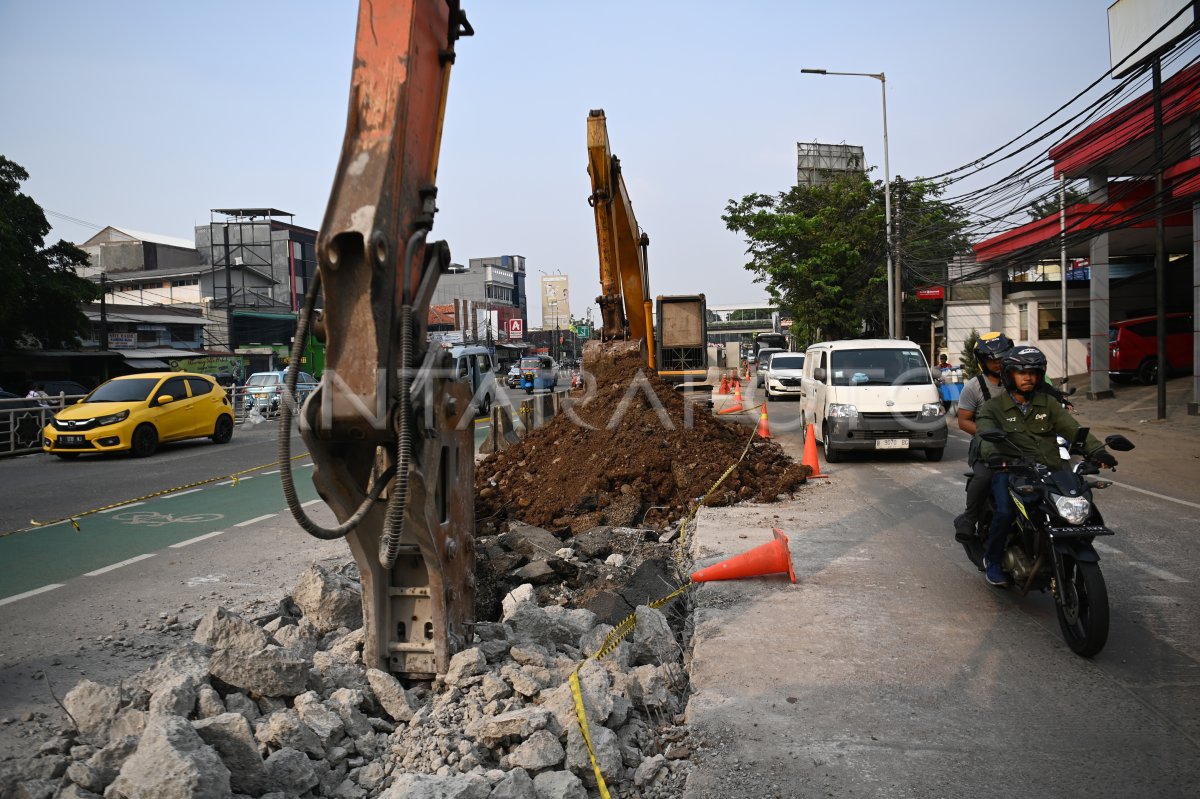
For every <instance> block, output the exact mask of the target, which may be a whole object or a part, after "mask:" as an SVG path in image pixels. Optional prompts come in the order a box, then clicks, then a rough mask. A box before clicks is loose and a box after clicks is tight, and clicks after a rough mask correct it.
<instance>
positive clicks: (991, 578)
mask: <svg viewBox="0 0 1200 799" xmlns="http://www.w3.org/2000/svg"><path fill="white" fill-rule="evenodd" d="M983 565H984V572H983V573H984V576H985V577H986V578H987V581H988V582H989V583H991V584H992V585H999V586H1007V585H1008V575H1007V574H1005V573H1004V569H1002V568H1000V564H999V563H992V562H991V561H989V560H987V559H986V558H985V559H984V561H983Z"/></svg>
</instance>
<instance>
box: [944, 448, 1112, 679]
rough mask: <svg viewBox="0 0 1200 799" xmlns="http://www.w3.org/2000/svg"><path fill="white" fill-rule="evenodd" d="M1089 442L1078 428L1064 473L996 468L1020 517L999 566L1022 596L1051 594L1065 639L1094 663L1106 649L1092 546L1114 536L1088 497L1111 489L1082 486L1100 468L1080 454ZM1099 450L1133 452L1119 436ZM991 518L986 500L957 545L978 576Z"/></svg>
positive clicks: (1103, 595)
mask: <svg viewBox="0 0 1200 799" xmlns="http://www.w3.org/2000/svg"><path fill="white" fill-rule="evenodd" d="M1087 435H1088V428H1086V427H1081V428H1079V431H1078V432H1077V433H1076V435H1075V437H1074V440H1072V441H1071V442H1070V445H1069V447H1068V454H1069V455H1071V456H1072V457H1077V458H1078V460H1075V461H1074V462H1073V463H1071V462H1070V461H1068V462H1067V465H1065V466H1064V467H1063V468H1061V469H1051V468H1050V467H1049V466H1046V465H1045V464H1042V463H1038V462H1036V461H1034V460H1032V459H1026V458H1021V459H1016V460H1013V459H1005V460H1004V462H1003V463H997V464H996V465H995V466H994V467H993V468H1002V469H1005V470H1007V471H1008V473H1009V495H1010V496H1011V497H1012V499H1013V503H1014V505H1015V506H1016V509H1017V513H1016V518H1015V519H1014V521H1013V524H1012V527H1011V528H1010V529H1009V531H1008V533H1007V535H1006V537H1005V542H1004V558H1003V560H1002V562H1001V565H1002V566H1003V568H1004V570H1005V571H1006V572H1008V573H1009V574H1010V575H1011V576H1012V579H1013V582H1014V584H1015V585H1017V586H1018V587H1020V589H1021V596H1025V595H1026V594H1028V593H1029V591H1030V590H1031V589H1033V588H1036V589H1038V590H1039V591H1043V592H1044V591H1047V590H1049V591H1050V593H1051V595H1052V596H1053V597H1054V605H1055V610H1056V611H1057V615H1058V625H1059V628H1060V629H1061V630H1062V635H1063V638H1064V639H1065V640H1066V642H1067V646H1069V647H1070V648H1071V651H1072V652H1074V653H1075V654H1077V655H1080V656H1082V657H1092V656H1093V655H1096V654H1097V653H1098V652H1100V650H1102V649H1103V648H1104V645H1105V643H1107V641H1108V589H1107V587H1106V586H1105V584H1104V574H1103V573H1102V572H1101V571H1100V556H1099V555H1098V554H1096V550H1095V548H1094V547H1093V546H1092V541H1093V540H1094V539H1095V538H1096V536H1105V535H1113V534H1114V533H1113V531H1112V530H1110V529H1109V528H1108V527H1107V526H1106V525H1105V524H1104V517H1103V516H1101V514H1100V509H1099V508H1097V507H1096V504H1095V502H1094V500H1093V497H1092V492H1093V491H1094V490H1097V489H1103V488H1108V487H1109V486H1110V485H1112V483H1111V482H1108V481H1104V480H1088V479H1086V478H1087V477H1090V476H1092V475H1098V474H1099V473H1100V464H1099V463H1097V462H1096V461H1094V460H1092V459H1091V458H1090V457H1088V455H1087V453H1085V452H1084V446H1085V443H1086V441H1087ZM981 436H982V437H983V438H984V439H985V440H987V441H992V442H994V443H998V442H1001V441H1004V440H1005V439H1006V438H1007V436H1006V434H1005V432H1004V431H1003V430H988V431H987V432H984V433H981ZM1104 444H1105V446H1106V447H1108V448H1109V449H1112V450H1116V451H1118V452H1128V451H1129V450H1131V449H1133V442H1131V441H1130V440H1129V439H1127V438H1125V437H1124V436H1122V435H1112V436H1109V437H1108V438H1106V439H1105V440H1104ZM1114 470H1115V469H1114ZM994 512H995V501H994V500H993V499H992V498H991V497H989V498H988V506H987V510H986V512H984V513H983V514H982V515H981V518H980V520H979V523H978V524H977V525H976V528H975V535H974V536H972V537H968V538H966V539H965V540H964V539H960V543H961V544H962V546H963V549H964V550H966V553H967V557H968V558H970V560H971V562H972V563H974V564H975V566H976V567H977V568H978V569H979V570H980V571H982V570H983V568H984V565H983V557H984V542H985V541H986V539H987V534H988V529H989V528H990V527H991V523H992V515H993V514H994Z"/></svg>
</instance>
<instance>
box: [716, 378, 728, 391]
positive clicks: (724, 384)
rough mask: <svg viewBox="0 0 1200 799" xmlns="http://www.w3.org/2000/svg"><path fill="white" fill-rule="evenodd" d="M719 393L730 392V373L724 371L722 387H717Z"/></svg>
mask: <svg viewBox="0 0 1200 799" xmlns="http://www.w3.org/2000/svg"><path fill="white" fill-rule="evenodd" d="M717 393H718V394H728V393H729V375H727V374H724V373H722V375H721V387H720V388H719V389H717Z"/></svg>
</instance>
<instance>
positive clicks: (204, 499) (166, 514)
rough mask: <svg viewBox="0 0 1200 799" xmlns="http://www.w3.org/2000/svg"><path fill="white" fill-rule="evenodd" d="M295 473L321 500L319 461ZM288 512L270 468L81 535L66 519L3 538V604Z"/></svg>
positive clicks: (126, 514) (91, 519) (92, 525)
mask: <svg viewBox="0 0 1200 799" xmlns="http://www.w3.org/2000/svg"><path fill="white" fill-rule="evenodd" d="M293 468H294V470H295V478H296V480H295V483H296V493H297V495H298V496H299V498H300V501H301V502H303V503H311V502H315V501H319V498H318V497H317V491H316V489H315V488H314V487H313V484H312V480H311V479H310V478H309V475H310V474H311V473H312V463H311V462H299V463H297V464H296V465H295V466H294V467H293ZM287 512H288V511H287V506H286V503H285V502H284V499H283V489H282V487H281V486H280V478H279V470H278V468H276V467H264V468H263V469H262V470H260V471H256V472H253V473H251V474H248V475H244V476H242V477H241V478H239V479H238V480H237V481H236V482H234V481H231V480H222V481H219V482H216V483H212V484H209V485H206V486H203V487H200V488H191V489H185V490H182V491H178V492H175V493H172V494H164V495H162V496H158V497H154V498H153V499H148V500H145V501H143V502H131V503H129V504H126V505H121V506H118V507H116V508H112V509H110V510H106V511H103V512H100V513H92V514H89V515H84V516H80V517H77V519H76V521H77V523H78V524H79V530H76V529H75V527H74V526H73V525H72V524H71V522H70V521H62V522H57V523H55V524H51V525H47V526H45V527H35V528H33V529H30V530H24V531H22V532H19V533H14V534H12V535H8V536H5V537H4V538H0V604H7V603H8V602H11V601H15V600H16V599H20V598H24V597H25V596H27V595H30V594H32V593H40V590H39V589H42V590H52V589H53V588H57V587H60V586H61V584H63V583H64V582H65V581H69V580H71V579H74V578H78V577H81V576H95V575H98V574H103V573H105V572H108V571H111V570H113V569H115V568H120V567H121V566H126V565H129V564H131V563H135V562H137V561H139V560H144V559H146V558H149V557H153V556H154V555H155V554H157V553H159V552H160V551H161V550H164V549H170V548H174V547H182V546H190V545H191V544H193V543H199V542H200V541H203V540H207V539H209V538H216V537H217V536H219V535H236V534H237V531H238V529H239V526H249V525H250V524H253V523H255V522H257V521H262V520H264V519H267V518H270V517H272V516H277V515H280V514H284V515H286V514H287Z"/></svg>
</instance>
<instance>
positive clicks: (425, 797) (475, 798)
mask: <svg viewBox="0 0 1200 799" xmlns="http://www.w3.org/2000/svg"><path fill="white" fill-rule="evenodd" d="M491 792H492V785H491V783H489V782H488V781H487V780H486V779H484V778H483V777H481V776H479V775H478V774H450V775H446V776H441V775H433V774H400V775H398V776H397V777H396V781H395V782H393V783H392V787H391V788H390V789H389V790H388V792H387V793H385V794H383V797H382V799H488V797H489V795H490V794H491Z"/></svg>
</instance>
